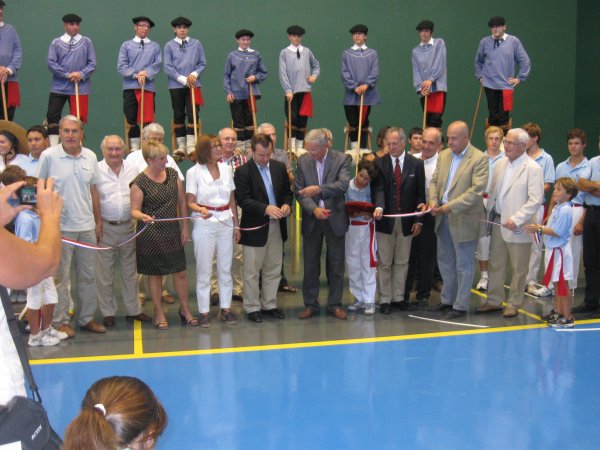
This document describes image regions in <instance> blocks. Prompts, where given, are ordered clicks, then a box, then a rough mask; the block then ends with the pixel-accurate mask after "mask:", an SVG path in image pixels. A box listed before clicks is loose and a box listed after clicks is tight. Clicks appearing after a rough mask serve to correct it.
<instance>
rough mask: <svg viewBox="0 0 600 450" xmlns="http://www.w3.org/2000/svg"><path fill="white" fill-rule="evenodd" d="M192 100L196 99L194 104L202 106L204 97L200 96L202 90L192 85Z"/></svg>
mask: <svg viewBox="0 0 600 450" xmlns="http://www.w3.org/2000/svg"><path fill="white" fill-rule="evenodd" d="M194 100H196V105H198V106H204V99H203V98H202V91H201V90H200V88H199V87H197V86H194Z"/></svg>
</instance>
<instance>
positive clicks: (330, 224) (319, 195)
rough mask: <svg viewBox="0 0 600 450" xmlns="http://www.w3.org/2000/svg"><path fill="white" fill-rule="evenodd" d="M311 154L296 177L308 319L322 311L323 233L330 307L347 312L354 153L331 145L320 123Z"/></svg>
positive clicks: (338, 313)
mask: <svg viewBox="0 0 600 450" xmlns="http://www.w3.org/2000/svg"><path fill="white" fill-rule="evenodd" d="M304 146H305V148H306V150H307V152H308V153H307V154H306V155H303V156H301V157H300V159H299V160H298V166H297V169H296V179H295V183H294V187H295V191H296V196H297V197H298V201H299V202H300V204H301V205H302V237H303V246H302V249H303V254H304V280H303V282H302V297H303V298H304V306H305V309H304V311H302V313H300V315H299V316H298V317H299V318H300V319H308V318H310V317H312V316H314V315H317V314H318V313H319V309H320V308H319V300H318V298H319V275H320V269H321V251H322V248H323V239H324V240H325V242H326V244H327V258H326V259H327V271H326V273H327V280H328V284H329V295H328V297H327V311H328V312H329V313H330V314H332V315H334V316H335V317H336V318H338V319H341V320H345V319H346V318H347V316H346V313H345V311H344V309H343V308H342V294H343V291H344V270H345V265H344V259H345V247H344V246H345V237H346V231H348V216H347V214H346V207H345V201H344V196H345V194H346V191H347V190H348V184H349V183H350V173H349V168H350V157H349V156H347V155H344V154H343V153H341V152H337V151H335V150H330V149H329V147H328V139H327V134H326V132H325V131H324V130H323V129H321V128H318V129H314V130H311V131H309V132H308V134H307V135H306V137H305V139H304Z"/></svg>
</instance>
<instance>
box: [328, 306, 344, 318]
mask: <svg viewBox="0 0 600 450" xmlns="http://www.w3.org/2000/svg"><path fill="white" fill-rule="evenodd" d="M331 314H332V315H333V316H335V318H336V319H340V320H346V319H347V318H348V316H347V315H346V311H344V308H342V307H341V306H338V307H337V308H335V309H334V310H333V311H331Z"/></svg>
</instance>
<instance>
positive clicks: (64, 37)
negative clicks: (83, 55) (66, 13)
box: [60, 33, 83, 44]
mask: <svg viewBox="0 0 600 450" xmlns="http://www.w3.org/2000/svg"><path fill="white" fill-rule="evenodd" d="M82 37H83V36H81V35H80V34H76V35H75V36H69V35H68V34H67V33H65V34H63V35H62V36H61V37H60V40H61V41H63V42H64V43H65V44H68V43H69V42H71V39H73V42H72V43H73V44H76V43H77V42H79V39H81V38H82Z"/></svg>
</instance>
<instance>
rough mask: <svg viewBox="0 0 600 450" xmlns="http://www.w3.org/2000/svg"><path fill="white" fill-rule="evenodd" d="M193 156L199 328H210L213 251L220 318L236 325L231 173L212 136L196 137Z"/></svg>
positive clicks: (189, 188) (190, 196)
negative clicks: (232, 306) (194, 161)
mask: <svg viewBox="0 0 600 450" xmlns="http://www.w3.org/2000/svg"><path fill="white" fill-rule="evenodd" d="M194 156H195V160H196V164H195V165H194V167H192V168H191V169H189V170H188V171H187V174H186V180H187V181H186V193H187V202H188V208H189V210H190V211H192V216H197V217H199V218H198V219H196V220H194V221H193V224H194V230H193V231H192V239H193V241H194V254H195V256H196V298H197V299H198V311H199V312H200V326H201V327H203V328H207V327H209V326H210V313H209V308H210V276H211V273H212V262H213V255H214V254H215V251H216V255H217V278H218V281H219V304H220V308H221V312H220V315H219V317H220V319H221V320H223V321H224V322H226V323H228V324H229V325H235V324H236V323H237V318H236V316H235V314H234V313H233V312H232V311H231V296H232V293H233V292H232V289H233V282H232V279H231V260H232V254H233V242H234V241H235V242H238V241H239V239H240V231H239V230H238V229H237V227H238V215H237V206H236V202H235V196H234V191H235V185H234V184H233V172H232V170H231V167H229V166H228V165H227V164H224V163H219V162H218V161H219V159H221V156H222V152H221V143H220V142H219V139H218V138H217V137H216V136H214V135H212V134H205V135H202V136H200V137H199V138H198V141H197V143H196V150H195V153H194ZM200 217H201V218H200Z"/></svg>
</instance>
